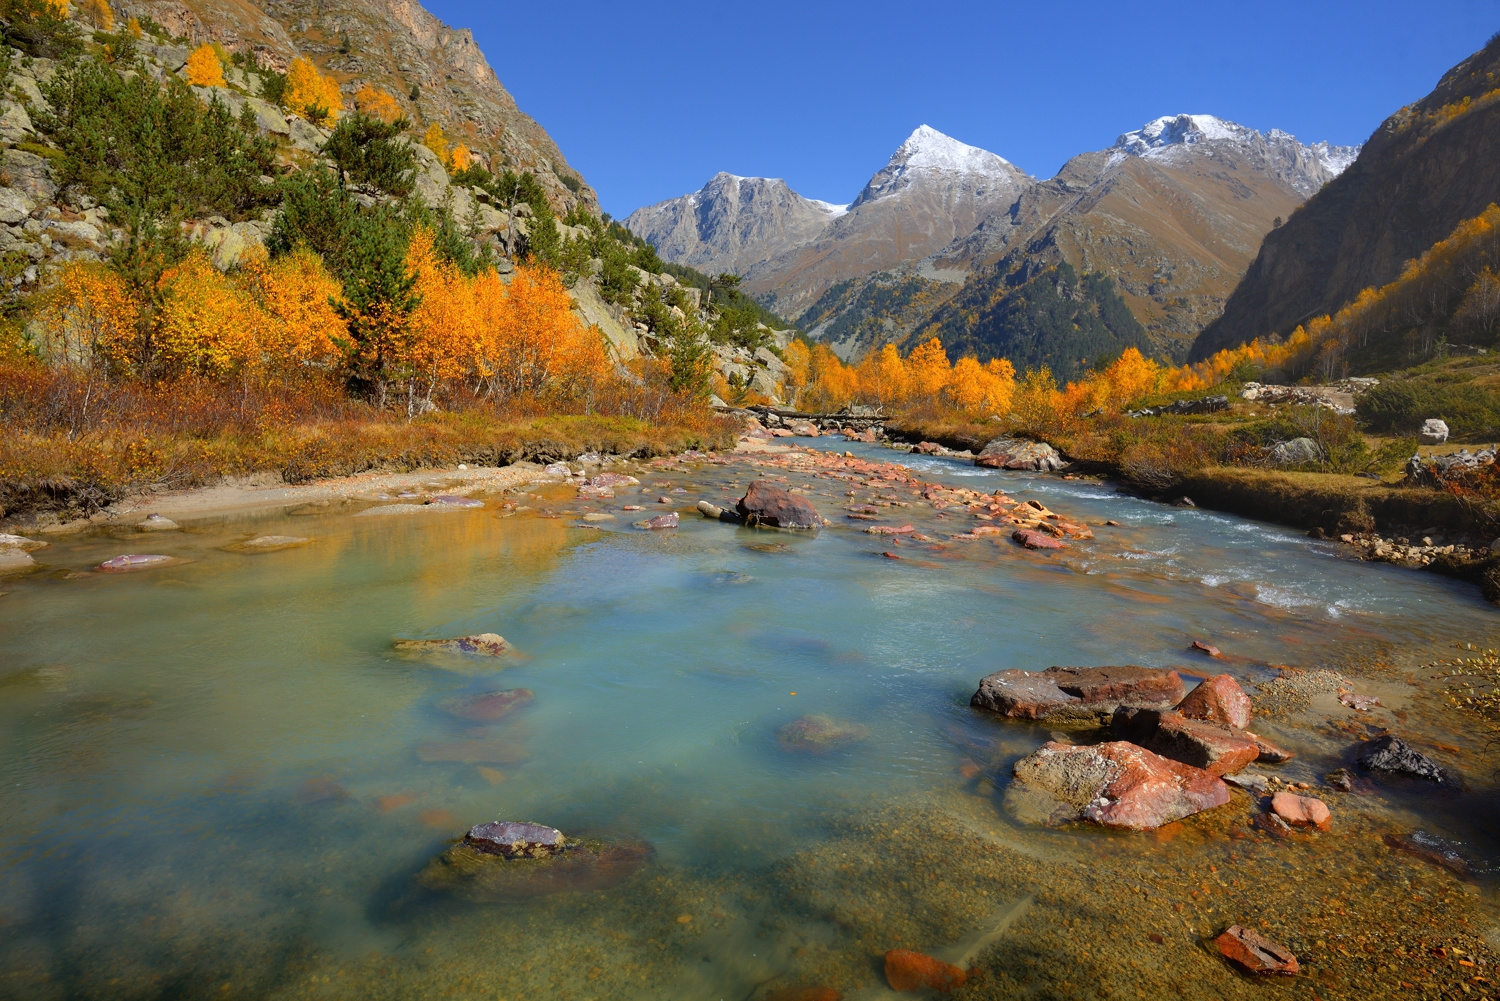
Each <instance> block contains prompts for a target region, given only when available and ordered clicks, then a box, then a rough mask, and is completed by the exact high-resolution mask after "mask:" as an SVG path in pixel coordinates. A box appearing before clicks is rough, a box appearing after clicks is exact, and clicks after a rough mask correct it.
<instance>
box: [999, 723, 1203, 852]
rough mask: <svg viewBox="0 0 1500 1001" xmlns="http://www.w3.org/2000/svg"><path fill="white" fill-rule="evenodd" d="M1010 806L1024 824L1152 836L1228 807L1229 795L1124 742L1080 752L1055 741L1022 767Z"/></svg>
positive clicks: (1198, 774)
mask: <svg viewBox="0 0 1500 1001" xmlns="http://www.w3.org/2000/svg"><path fill="white" fill-rule="evenodd" d="M1013 772H1014V775H1015V781H1014V782H1012V783H1011V785H1010V787H1009V788H1007V790H1006V803H1007V805H1008V806H1009V807H1011V808H1012V810H1013V812H1015V813H1017V814H1018V815H1020V816H1021V817H1022V819H1025V820H1039V821H1041V822H1043V823H1049V824H1059V823H1068V822H1070V821H1075V820H1088V821H1092V822H1093V823H1096V824H1100V825H1103V826H1105V827H1124V828H1129V829H1131V830H1151V829H1154V828H1157V827H1160V826H1162V825H1163V824H1169V823H1171V822H1172V821H1174V820H1181V819H1182V818H1183V817H1187V816H1191V815H1192V814H1195V813H1199V812H1201V811H1203V810H1209V809H1212V808H1214V807H1216V806H1223V805H1224V804H1225V803H1227V802H1229V787H1228V786H1227V785H1225V784H1224V781H1223V780H1222V779H1220V778H1218V777H1217V776H1215V775H1211V774H1209V773H1208V772H1206V771H1204V770H1203V769H1201V768H1194V767H1192V766H1191V765H1185V764H1182V763H1181V762H1177V761H1171V760H1169V759H1167V758H1164V757H1162V756H1160V755H1158V754H1153V753H1152V752H1151V751H1148V750H1146V749H1145V748H1143V747H1137V746H1136V745H1135V744H1131V743H1128V742H1126V741H1123V740H1116V741H1110V742H1108V743H1104V744H1095V745H1092V746H1088V747H1077V746H1073V745H1070V744H1059V743H1056V742H1051V741H1049V742H1048V743H1046V744H1043V745H1042V746H1041V747H1040V748H1038V749H1037V750H1035V751H1033V752H1032V753H1031V754H1029V755H1027V756H1026V757H1024V758H1022V759H1021V760H1020V761H1018V762H1016V764H1015V768H1014V770H1013Z"/></svg>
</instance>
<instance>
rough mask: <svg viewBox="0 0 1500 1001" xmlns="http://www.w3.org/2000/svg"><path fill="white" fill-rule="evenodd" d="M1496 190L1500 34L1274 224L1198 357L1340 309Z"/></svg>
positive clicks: (1497, 195) (1498, 194)
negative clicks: (1282, 221) (1278, 225)
mask: <svg viewBox="0 0 1500 1001" xmlns="http://www.w3.org/2000/svg"><path fill="white" fill-rule="evenodd" d="M1496 201H1500V36H1497V38H1496V39H1495V40H1493V41H1491V42H1490V44H1489V45H1487V46H1485V48H1484V49H1482V50H1481V51H1479V52H1478V53H1476V54H1475V55H1473V56H1471V57H1470V58H1468V59H1466V60H1464V62H1462V63H1460V64H1459V65H1458V66H1456V67H1454V68H1453V69H1452V70H1450V71H1449V72H1448V73H1447V74H1446V75H1445V76H1444V77H1443V79H1442V80H1441V81H1440V82H1439V83H1438V85H1437V88H1436V89H1435V90H1433V92H1432V93H1431V94H1429V95H1428V96H1427V97H1425V98H1423V99H1422V100H1421V101H1419V102H1418V103H1416V104H1415V105H1411V106H1408V107H1406V108H1403V109H1401V110H1400V111H1398V112H1397V113H1396V114H1394V115H1392V116H1391V117H1390V118H1388V119H1387V120H1386V121H1385V122H1384V124H1382V125H1381V126H1380V128H1379V129H1377V130H1376V131H1375V134H1374V135H1372V136H1371V137H1370V139H1369V141H1368V142H1366V143H1365V145H1364V148H1363V150H1362V151H1361V152H1360V154H1359V157H1358V159H1357V160H1355V161H1354V163H1353V164H1352V165H1351V166H1350V167H1349V168H1348V169H1347V170H1346V171H1344V172H1343V173H1342V174H1341V175H1340V176H1339V177H1338V178H1337V179H1336V180H1334V181H1333V182H1331V183H1330V184H1329V185H1328V186H1327V187H1326V188H1324V189H1322V190H1321V191H1319V192H1318V193H1317V194H1316V195H1314V196H1313V197H1312V198H1311V199H1310V200H1309V201H1308V202H1307V204H1306V205H1304V206H1302V208H1301V209H1300V210H1299V211H1297V212H1296V213H1295V214H1294V215H1292V216H1291V217H1290V218H1289V219H1288V220H1287V224H1286V225H1285V226H1282V227H1281V228H1279V229H1276V230H1274V231H1272V232H1270V233H1269V234H1267V236H1266V238H1265V241H1264V242H1263V243H1262V245H1261V246H1260V249H1259V253H1258V254H1257V255H1256V257H1255V260H1254V262H1253V263H1252V264H1251V265H1250V267H1249V269H1248V271H1247V272H1246V273H1245V277H1244V280H1243V281H1241V282H1240V283H1239V285H1238V286H1237V287H1236V288H1235V290H1234V293H1233V295H1231V296H1230V298H1229V300H1228V302H1227V303H1226V305H1225V307H1224V314H1223V316H1222V317H1220V318H1219V319H1218V320H1217V321H1215V322H1214V323H1212V324H1211V325H1209V326H1208V327H1207V328H1206V329H1205V330H1204V331H1203V333H1202V334H1201V335H1199V337H1198V339H1197V340H1196V342H1195V343H1194V345H1193V351H1192V356H1193V357H1194V358H1195V359H1198V358H1204V357H1207V356H1208V355H1210V354H1212V353H1213V352H1215V351H1217V350H1219V349H1221V348H1225V347H1231V346H1233V345H1236V344H1239V343H1242V342H1244V341H1247V340H1250V339H1252V338H1255V337H1259V336H1262V335H1265V334H1286V333H1288V332H1290V331H1291V330H1292V329H1293V328H1294V327H1296V326H1297V324H1299V323H1302V322H1304V321H1305V320H1307V319H1309V318H1311V317H1314V316H1319V315H1322V314H1324V313H1333V312H1335V311H1337V310H1338V308H1339V307H1340V306H1342V305H1343V304H1344V303H1346V302H1348V301H1349V300H1351V299H1353V298H1354V297H1355V296H1357V295H1358V294H1359V293H1360V291H1362V290H1363V289H1365V288H1369V287H1371V286H1378V285H1382V284H1385V283H1386V282H1389V281H1392V280H1393V279H1395V278H1396V277H1397V276H1398V275H1399V274H1400V273H1401V269H1402V267H1403V266H1404V265H1405V264H1406V262H1407V261H1409V260H1411V259H1413V258H1415V257H1418V256H1420V255H1421V254H1422V253H1423V252H1424V251H1425V250H1427V248H1428V247H1430V246H1432V244H1434V243H1436V242H1437V241H1438V240H1441V239H1443V238H1444V237H1446V236H1447V235H1448V234H1449V233H1450V232H1452V230H1453V228H1454V226H1456V225H1457V224H1458V223H1459V222H1460V221H1461V220H1463V219H1467V218H1470V217H1472V216H1476V215H1478V214H1479V213H1480V212H1482V211H1484V209H1485V208H1486V207H1487V206H1488V205H1489V204H1490V203H1492V202H1496Z"/></svg>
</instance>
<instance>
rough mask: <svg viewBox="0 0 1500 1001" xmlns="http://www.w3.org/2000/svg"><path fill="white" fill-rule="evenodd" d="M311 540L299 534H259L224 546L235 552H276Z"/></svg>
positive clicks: (303, 544)
mask: <svg viewBox="0 0 1500 1001" xmlns="http://www.w3.org/2000/svg"><path fill="white" fill-rule="evenodd" d="M311 541H312V540H311V539H304V538H302V537H301V536H298V535H257V536H256V537H255V538H253V539H247V540H245V541H244V542H233V543H230V544H229V545H227V546H225V547H224V548H225V549H227V550H229V551H230V552H234V553H274V552H279V551H280V550H283V549H295V548H297V547H298V546H305V545H307V544H308V543H309V542H311Z"/></svg>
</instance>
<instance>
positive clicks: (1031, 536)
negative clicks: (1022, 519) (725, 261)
mask: <svg viewBox="0 0 1500 1001" xmlns="http://www.w3.org/2000/svg"><path fill="white" fill-rule="evenodd" d="M1010 537H1011V538H1012V539H1015V540H1016V541H1017V542H1019V543H1020V544H1021V545H1023V546H1025V547H1026V548H1027V549H1067V548H1068V547H1067V544H1066V543H1062V542H1059V541H1057V540H1056V539H1054V538H1053V537H1052V536H1050V535H1048V534H1047V533H1046V532H1039V531H1037V530H1036V529H1033V528H1018V529H1016V530H1015V531H1014V532H1012V533H1011V534H1010Z"/></svg>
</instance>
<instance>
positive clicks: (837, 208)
mask: <svg viewBox="0 0 1500 1001" xmlns="http://www.w3.org/2000/svg"><path fill="white" fill-rule="evenodd" d="M808 201H810V202H812V203H813V204H814V205H816V206H817V207H818V208H820V209H822V210H823V211H824V212H827V213H828V216H829V218H830V219H837V218H838V217H839V216H841V215H847V214H848V212H849V206H848V205H835V204H833V202H825V201H821V200H819V199H817V198H809V199H808Z"/></svg>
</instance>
